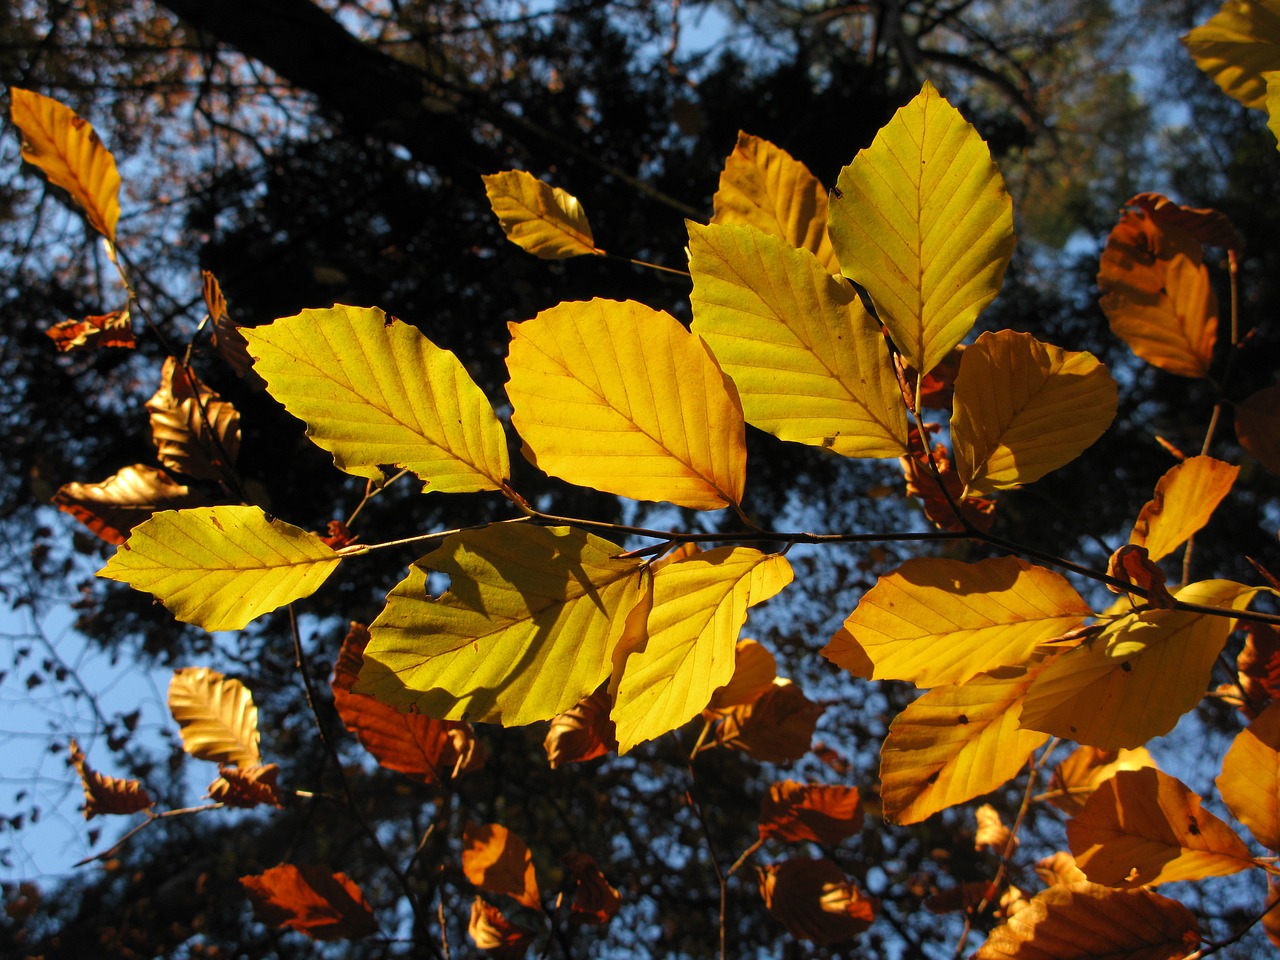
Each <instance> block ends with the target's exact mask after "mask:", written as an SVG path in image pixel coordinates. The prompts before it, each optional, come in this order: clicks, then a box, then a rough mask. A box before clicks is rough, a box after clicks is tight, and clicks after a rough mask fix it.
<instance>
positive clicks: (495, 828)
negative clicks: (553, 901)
mask: <svg viewBox="0 0 1280 960" xmlns="http://www.w3.org/2000/svg"><path fill="white" fill-rule="evenodd" d="M462 872H463V873H465V874H466V876H467V879H468V880H470V881H471V882H472V883H473V884H475V886H477V887H478V888H480V889H481V890H483V891H484V892H485V893H505V894H507V895H508V896H511V897H514V898H515V900H516V902H517V903H520V904H521V905H523V906H526V907H528V908H529V909H530V910H541V909H542V897H541V895H540V894H539V892H538V878H537V876H536V875H535V874H534V870H533V856H532V855H531V854H530V853H529V848H528V846H526V845H525V842H524V840H522V839H521V838H520V836H519V835H518V834H516V833H513V832H512V831H510V830H508V829H507V828H506V827H504V826H502V825H501V824H497V823H485V824H482V823H472V822H471V821H467V825H466V828H465V829H464V830H463V834H462Z"/></svg>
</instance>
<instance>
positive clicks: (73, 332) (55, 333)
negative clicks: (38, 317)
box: [45, 307, 137, 353]
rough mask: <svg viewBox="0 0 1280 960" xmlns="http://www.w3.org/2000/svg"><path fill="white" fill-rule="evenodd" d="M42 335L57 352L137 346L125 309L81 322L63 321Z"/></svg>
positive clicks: (87, 318) (127, 310) (127, 312)
mask: <svg viewBox="0 0 1280 960" xmlns="http://www.w3.org/2000/svg"><path fill="white" fill-rule="evenodd" d="M45 334H46V335H47V336H48V337H49V339H50V340H52V341H53V345H54V346H55V347H57V348H58V352H59V353H73V352H75V351H77V350H88V349H91V348H96V347H123V348H124V349H126V350H132V349H133V348H134V346H135V345H136V343H137V341H136V340H135V338H134V336H133V321H132V319H130V317H129V308H128V307H125V308H124V309H123V310H113V311H112V312H111V313H103V314H98V315H95V316H92V317H85V318H84V319H83V320H63V321H62V322H61V323H55V324H54V325H53V326H52V327H50V328H49V329H48V330H46V331H45Z"/></svg>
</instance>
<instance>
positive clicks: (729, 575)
mask: <svg viewBox="0 0 1280 960" xmlns="http://www.w3.org/2000/svg"><path fill="white" fill-rule="evenodd" d="M791 577H792V573H791V564H789V563H788V562H787V560H786V558H785V557H782V556H779V555H777V554H763V553H761V552H760V551H759V550H754V549H752V548H750V547H720V548H717V549H715V550H707V551H705V552H702V553H698V554H695V555H694V556H692V557H689V558H687V559H684V560H680V561H678V562H676V563H669V564H667V565H666V566H664V567H662V568H661V569H659V570H656V571H654V574H653V607H652V609H651V610H650V612H649V621H648V639H647V640H646V641H645V642H644V644H643V646H641V647H639V648H637V649H633V650H631V651H629V652H628V654H627V655H626V657H625V658H624V659H622V661H621V662H620V663H619V665H618V669H619V670H620V671H621V676H620V678H615V679H617V684H616V693H615V695H614V707H613V711H612V713H611V714H610V716H611V717H612V719H613V721H614V723H615V724H616V725H617V737H618V752H619V753H626V752H627V751H628V750H630V749H631V748H632V747H634V746H635V745H636V744H638V743H642V742H643V741H645V740H652V739H654V738H655V737H660V736H662V734H664V733H666V732H668V731H669V730H675V729H676V728H677V727H680V726H682V725H684V723H686V722H687V721H688V720H690V719H692V718H693V717H695V716H697V715H698V713H699V712H701V710H702V709H703V708H704V707H705V706H706V705H707V704H708V703H709V702H710V701H711V695H712V694H713V693H715V691H716V689H717V688H719V687H723V686H724V685H725V684H727V683H728V682H729V681H730V680H731V679H732V678H733V671H734V666H735V663H736V657H735V652H736V644H737V640H738V633H739V631H740V630H741V629H742V625H743V623H744V622H745V621H746V619H747V609H748V608H749V607H752V606H755V605H756V604H758V603H763V602H764V601H765V600H768V599H769V598H770V597H772V596H774V595H775V594H777V592H778V591H779V590H781V589H782V588H783V587H785V586H786V585H787V584H789V583H790V582H791Z"/></svg>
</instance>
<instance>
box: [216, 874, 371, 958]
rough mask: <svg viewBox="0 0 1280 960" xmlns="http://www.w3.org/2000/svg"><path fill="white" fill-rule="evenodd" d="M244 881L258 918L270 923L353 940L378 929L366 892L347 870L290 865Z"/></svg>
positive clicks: (314, 935) (321, 937)
mask: <svg viewBox="0 0 1280 960" xmlns="http://www.w3.org/2000/svg"><path fill="white" fill-rule="evenodd" d="M240 884H241V886H243V887H244V889H245V893H247V894H248V895H249V900H250V901H251V902H252V903H253V916H254V918H255V919H256V920H258V921H259V922H260V923H265V924H267V925H268V926H274V927H286V928H289V929H291V930H298V931H300V932H301V933H305V934H306V935H307V936H308V937H311V938H312V939H313V940H355V939H357V938H358V937H367V936H369V935H371V934H374V933H377V932H378V924H377V921H375V920H374V919H373V911H372V910H371V909H369V904H368V902H367V901H366V900H365V898H364V894H363V893H361V892H360V888H359V887H358V886H356V884H355V883H354V882H353V881H352V880H351V879H350V878H348V877H347V875H346V874H345V873H331V872H330V871H328V870H327V869H325V868H324V867H319V866H302V867H298V866H294V865H293V864H291V863H286V864H282V865H281V866H278V867H272V868H271V869H270V870H268V871H266V872H265V873H263V874H261V875H259V876H249V877H241V878H240Z"/></svg>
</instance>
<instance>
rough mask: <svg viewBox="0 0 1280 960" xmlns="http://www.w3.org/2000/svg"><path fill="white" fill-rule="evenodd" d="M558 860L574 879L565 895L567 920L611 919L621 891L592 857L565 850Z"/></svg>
mask: <svg viewBox="0 0 1280 960" xmlns="http://www.w3.org/2000/svg"><path fill="white" fill-rule="evenodd" d="M560 862H561V863H563V864H564V866H565V872H566V873H567V874H568V875H569V878H570V879H571V880H572V881H573V890H572V891H571V892H570V894H569V898H568V899H569V920H570V921H571V922H572V923H589V924H596V925H598V924H605V923H608V922H609V921H610V920H612V919H613V918H614V916H616V915H617V913H618V908H619V907H621V906H622V895H621V894H619V893H618V891H617V890H615V889H614V888H613V887H612V886H610V884H609V881H608V880H606V879H605V877H604V874H603V873H601V872H600V865H599V864H598V863H596V860H595V857H592V856H590V855H589V854H586V853H566V854H565V855H564V856H563V857H561V858H560Z"/></svg>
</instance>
